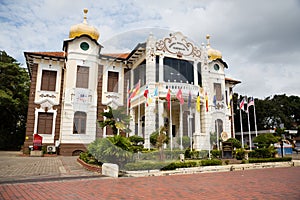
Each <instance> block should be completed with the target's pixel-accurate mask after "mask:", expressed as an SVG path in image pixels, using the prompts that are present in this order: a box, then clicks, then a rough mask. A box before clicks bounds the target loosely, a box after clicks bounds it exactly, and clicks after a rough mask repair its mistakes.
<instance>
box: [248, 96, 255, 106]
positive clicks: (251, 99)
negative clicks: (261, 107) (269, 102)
mask: <svg viewBox="0 0 300 200" xmlns="http://www.w3.org/2000/svg"><path fill="white" fill-rule="evenodd" d="M250 106H254V99H253V97H250V99H249V101H248V107H250Z"/></svg>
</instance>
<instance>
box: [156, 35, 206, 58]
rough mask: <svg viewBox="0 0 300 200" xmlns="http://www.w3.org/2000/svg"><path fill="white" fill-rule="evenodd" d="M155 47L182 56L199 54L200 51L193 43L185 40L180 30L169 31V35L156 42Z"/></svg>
mask: <svg viewBox="0 0 300 200" xmlns="http://www.w3.org/2000/svg"><path fill="white" fill-rule="evenodd" d="M156 49H157V50H158V51H163V52H168V53H171V54H175V55H177V57H182V56H193V57H199V58H200V56H201V51H200V49H198V47H196V46H194V45H193V43H191V42H190V41H188V40H187V38H186V36H184V35H183V34H182V33H181V32H176V33H171V34H170V37H166V38H164V39H162V40H159V41H157V42H156Z"/></svg>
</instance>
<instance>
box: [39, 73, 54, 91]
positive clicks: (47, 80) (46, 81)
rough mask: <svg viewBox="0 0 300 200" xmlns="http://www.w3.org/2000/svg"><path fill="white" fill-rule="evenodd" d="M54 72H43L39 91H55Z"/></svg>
mask: <svg viewBox="0 0 300 200" xmlns="http://www.w3.org/2000/svg"><path fill="white" fill-rule="evenodd" d="M56 74H57V72H56V71H49V70H43V72H42V84H41V90H45V91H55V85H56Z"/></svg>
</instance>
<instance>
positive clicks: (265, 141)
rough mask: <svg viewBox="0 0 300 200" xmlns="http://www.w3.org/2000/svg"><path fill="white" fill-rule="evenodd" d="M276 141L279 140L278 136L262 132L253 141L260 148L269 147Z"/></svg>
mask: <svg viewBox="0 0 300 200" xmlns="http://www.w3.org/2000/svg"><path fill="white" fill-rule="evenodd" d="M276 142H278V138H276V137H275V136H274V135H273V134H271V133H266V134H260V135H258V136H257V137H255V138H254V139H253V143H257V146H258V148H267V147H269V146H270V144H274V143H276Z"/></svg>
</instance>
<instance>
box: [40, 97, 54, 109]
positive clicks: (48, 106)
mask: <svg viewBox="0 0 300 200" xmlns="http://www.w3.org/2000/svg"><path fill="white" fill-rule="evenodd" d="M53 106H54V103H53V102H52V101H50V100H49V99H45V100H43V101H42V102H41V103H40V108H42V109H44V110H46V111H47V110H52V109H53Z"/></svg>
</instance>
